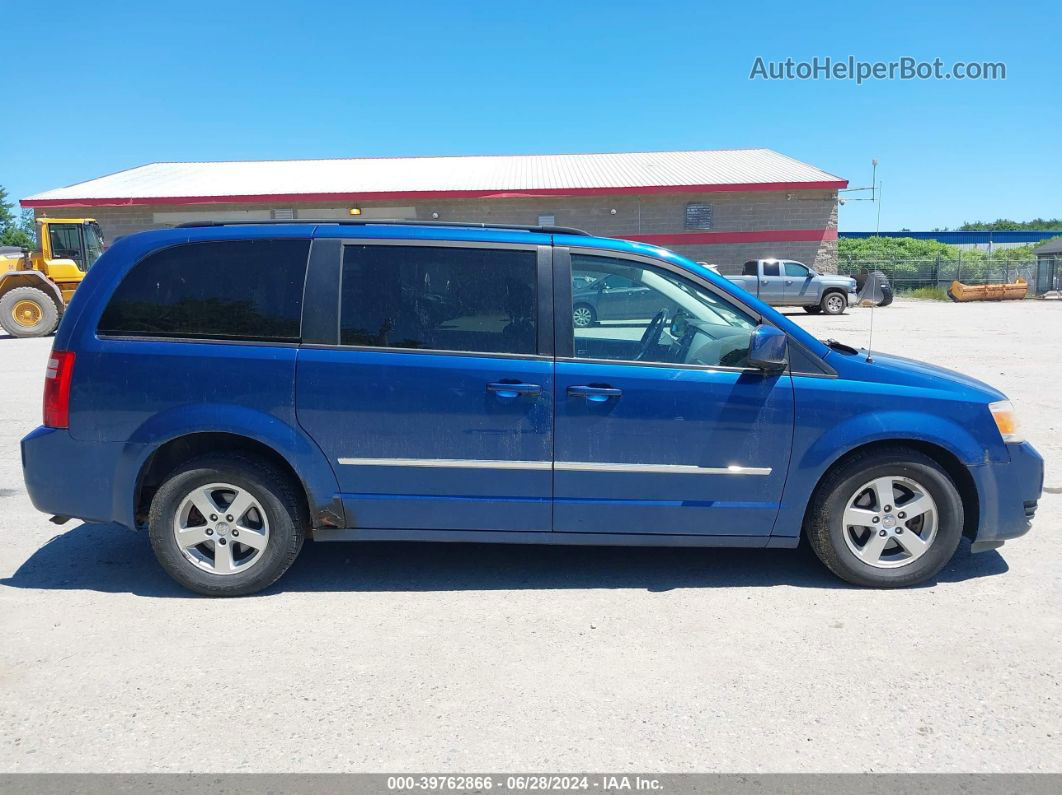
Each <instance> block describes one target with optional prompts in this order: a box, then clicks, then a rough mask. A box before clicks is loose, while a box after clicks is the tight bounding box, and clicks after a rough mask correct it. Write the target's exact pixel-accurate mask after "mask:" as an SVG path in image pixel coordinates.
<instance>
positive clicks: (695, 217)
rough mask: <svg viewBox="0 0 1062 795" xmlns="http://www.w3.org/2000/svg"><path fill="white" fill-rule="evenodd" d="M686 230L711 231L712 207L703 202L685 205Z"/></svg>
mask: <svg viewBox="0 0 1062 795" xmlns="http://www.w3.org/2000/svg"><path fill="white" fill-rule="evenodd" d="M686 228H687V229H711V228H712V205H710V204H705V203H704V202H690V203H689V204H687V205H686Z"/></svg>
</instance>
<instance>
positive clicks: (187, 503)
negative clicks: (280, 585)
mask: <svg viewBox="0 0 1062 795" xmlns="http://www.w3.org/2000/svg"><path fill="white" fill-rule="evenodd" d="M305 514H306V510H305V507H304V506H303V503H302V501H301V500H300V499H299V497H298V495H297V493H296V491H295V488H294V486H293V484H292V483H291V482H290V480H289V479H288V478H287V477H285V476H284V475H283V474H282V473H281V472H279V471H278V470H277V469H276V468H275V467H274V466H272V465H271V464H269V463H268V462H266V461H264V460H262V459H259V458H256V457H252V456H245V455H242V454H230V455H221V454H209V455H205V456H201V457H199V458H196V459H193V460H192V461H189V462H188V463H187V464H185V465H184V466H182V467H180V468H179V469H177V470H176V471H175V472H173V473H172V474H171V475H170V476H169V478H168V479H167V480H166V482H165V483H163V484H162V487H161V488H160V489H159V490H158V492H157V493H156V494H155V497H154V499H153V500H152V501H151V511H150V515H149V520H148V527H149V534H150V536H151V546H152V548H153V549H154V550H155V556H156V557H157V558H158V560H159V563H161V564H162V567H163V568H164V569H165V570H166V573H167V574H169V575H170V576H171V577H173V578H174V579H175V580H177V582H179V583H180V584H181V585H183V586H185V587H186V588H189V589H191V590H193V591H196V592H197V593H201V594H207V595H209V596H241V595H244V594H250V593H254V592H255V591H260V590H261V589H263V588H265V587H267V586H269V585H271V584H272V583H273V582H275V581H276V580H277V578H279V577H280V575H282V574H283V573H284V572H285V571H286V570H287V568H288V567H289V566H290V565H291V564H292V562H293V561H294V560H295V557H296V556H297V555H298V553H299V549H300V548H301V547H302V542H303V539H304V538H305V535H306V527H307V525H308V521H307V518H306V515H305Z"/></svg>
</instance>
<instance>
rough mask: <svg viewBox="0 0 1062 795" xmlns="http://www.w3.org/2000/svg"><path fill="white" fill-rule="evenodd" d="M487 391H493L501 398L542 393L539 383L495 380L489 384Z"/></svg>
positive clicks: (531, 395) (532, 395)
mask: <svg viewBox="0 0 1062 795" xmlns="http://www.w3.org/2000/svg"><path fill="white" fill-rule="evenodd" d="M487 391H488V392H493V393H494V394H496V395H497V396H498V397H500V398H514V397H518V396H519V395H528V396H530V397H534V396H535V395H541V394H542V387H541V386H540V385H539V384H523V383H520V382H513V383H509V382H506V381H494V382H492V383H489V384H487Z"/></svg>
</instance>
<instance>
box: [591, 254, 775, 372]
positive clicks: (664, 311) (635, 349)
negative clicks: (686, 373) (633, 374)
mask: <svg viewBox="0 0 1062 795" xmlns="http://www.w3.org/2000/svg"><path fill="white" fill-rule="evenodd" d="M572 273H573V278H572V322H573V326H574V342H575V347H574V351H575V357H576V358H579V359H609V360H617V361H642V362H662V363H673V364H689V365H707V366H721V367H744V366H745V365H746V363H747V359H748V347H749V338H750V336H751V334H752V330H753V329H754V328H755V327H756V322H755V321H754V320H753V319H752V318H751V317H750V316H749V315H747V314H745V313H744V312H743V311H741V310H740V309H738V308H737V307H735V306H733V305H731V304H730V303H728V302H727V301H725V300H723V299H722V298H720V297H719V296H717V295H716V294H715V293H713V292H711V291H709V290H706V289H704V288H702V287H700V286H698V285H696V284H694V283H692V282H690V281H687V280H686V279H684V278H682V277H680V276H676V275H675V274H672V273H670V272H668V271H666V270H664V269H663V268H656V267H653V266H651V265H643V264H641V263H636V262H631V261H629V260H623V259H618V258H612V257H601V256H596V255H584V254H572ZM576 274H578V275H576ZM587 277H589V281H587ZM610 282H613V283H618V284H623V285H627V286H623V287H615V288H610V287H608V285H609V283H610Z"/></svg>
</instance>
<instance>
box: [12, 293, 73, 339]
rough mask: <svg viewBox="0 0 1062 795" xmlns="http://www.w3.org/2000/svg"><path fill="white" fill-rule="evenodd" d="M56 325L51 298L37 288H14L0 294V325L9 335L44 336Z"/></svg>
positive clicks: (56, 313)
mask: <svg viewBox="0 0 1062 795" xmlns="http://www.w3.org/2000/svg"><path fill="white" fill-rule="evenodd" d="M58 325H59V307H58V306H57V305H56V303H55V299H54V298H52V296H50V295H48V293H46V292H44V290H41V289H38V288H37V287H15V288H13V289H11V290H8V291H7V292H6V293H4V295H3V297H0V326H3V328H4V331H6V332H7V333H8V334H10V335H11V336H12V337H44V336H46V335H48V334H51V333H52V332H53V331H55V327H56V326H58Z"/></svg>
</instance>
